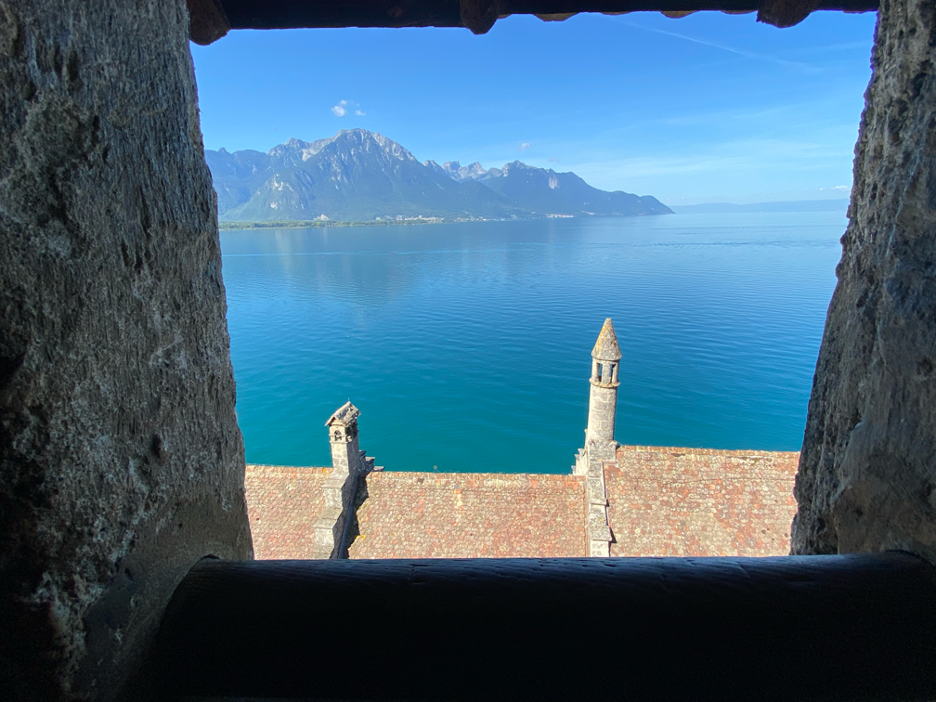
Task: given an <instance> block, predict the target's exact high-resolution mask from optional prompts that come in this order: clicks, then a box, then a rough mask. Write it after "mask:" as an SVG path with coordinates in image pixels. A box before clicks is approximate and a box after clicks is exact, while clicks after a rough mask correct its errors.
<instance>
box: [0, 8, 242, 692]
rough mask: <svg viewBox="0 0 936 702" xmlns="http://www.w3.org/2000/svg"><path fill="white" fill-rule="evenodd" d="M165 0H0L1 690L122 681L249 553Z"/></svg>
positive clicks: (188, 72) (213, 276)
mask: <svg viewBox="0 0 936 702" xmlns="http://www.w3.org/2000/svg"><path fill="white" fill-rule="evenodd" d="M188 32H189V18H188V14H187V11H186V6H185V2H184V0H166V1H160V2H156V1H154V0H149V1H146V0H144V1H142V2H136V3H124V2H118V1H117V0H99V1H96V2H92V3H87V2H78V1H77V0H45V1H44V2H41V3H37V2H27V1H26V0H15V1H13V2H7V1H3V0H0V124H2V127H0V132H2V134H3V138H2V139H0V261H2V265H0V541H2V554H3V556H2V560H0V690H3V693H2V696H3V697H4V698H5V699H18V700H29V699H41V700H44V701H50V700H56V699H60V698H89V699H90V698H93V699H100V700H107V699H110V698H114V697H118V696H120V695H122V694H125V692H123V691H124V690H125V684H126V683H127V681H128V677H130V676H131V675H133V674H134V671H135V670H136V662H138V660H139V657H141V656H142V655H143V654H144V653H145V650H146V645H147V643H148V640H149V638H150V637H151V635H152V633H153V631H154V629H155V627H156V625H157V624H158V617H159V616H160V615H161V612H162V607H163V604H164V603H165V602H166V600H167V599H168V597H169V595H170V594H171V593H172V590H173V588H174V587H175V584H176V583H177V582H178V581H179V579H180V578H181V577H182V576H183V575H184V574H185V572H186V571H187V569H188V568H189V566H191V565H192V564H193V563H194V562H196V561H197V560H198V559H200V558H202V557H204V556H208V555H215V556H221V557H226V558H245V557H249V556H250V554H251V546H250V536H249V531H248V525H247V516H246V510H245V506H244V496H243V471H244V458H243V445H242V440H241V435H240V432H239V430H238V428H237V423H236V419H235V415H234V379H233V375H232V371H231V365H230V361H229V353H228V336H227V329H226V323H225V297H224V288H223V285H222V281H221V256H220V249H219V242H218V233H217V226H216V220H215V204H214V194H213V192H212V189H211V182H210V177H209V174H208V170H207V168H206V167H205V164H204V161H203V155H202V144H201V134H200V131H199V123H198V111H197V106H196V94H195V83H194V77H193V69H192V63H191V58H190V55H189V51H188Z"/></svg>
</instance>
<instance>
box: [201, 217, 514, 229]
mask: <svg viewBox="0 0 936 702" xmlns="http://www.w3.org/2000/svg"><path fill="white" fill-rule="evenodd" d="M472 221H475V222H476V221H480V220H469V219H448V220H443V219H439V220H433V219H422V220H420V219H402V220H384V219H381V220H374V221H367V222H345V221H341V220H335V221H331V220H329V221H325V222H323V221H322V220H320V219H313V220H308V221H305V220H284V221H279V222H275V221H271V222H218V229H220V230H221V231H243V230H248V229H323V228H324V227H389V226H399V225H401V224H452V223H454V222H472ZM484 221H494V220H484ZM496 221H506V220H496Z"/></svg>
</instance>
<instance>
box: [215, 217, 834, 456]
mask: <svg viewBox="0 0 936 702" xmlns="http://www.w3.org/2000/svg"><path fill="white" fill-rule="evenodd" d="M846 223H847V221H846V218H845V216H844V213H838V212H808V213H756V214H749V213H745V214H717V215H716V214H697V215H689V214H683V215H665V216H656V217H630V218H594V219H553V220H533V221H512V222H466V223H460V224H436V225H412V226H388V227H383V226H381V227H355V228H323V229H278V230H250V231H226V232H222V233H221V244H222V250H223V259H224V282H225V285H226V287H227V299H228V325H229V329H230V334H231V355H232V359H233V363H234V372H235V377H236V380H237V414H238V419H239V422H240V426H241V429H242V430H243V432H244V440H245V443H246V449H247V461H248V462H250V463H273V464H286V465H320V466H321V465H330V463H331V459H330V454H329V447H328V437H327V433H326V431H325V428H324V422H325V420H326V419H328V417H329V416H330V415H331V413H332V412H333V411H334V410H335V409H337V408H338V407H339V406H340V405H342V404H343V403H344V402H346V401H347V400H349V399H350V400H351V401H352V402H353V403H354V404H355V405H356V406H357V407H358V408H359V409H360V410H361V413H362V414H361V419H360V427H361V448H363V449H365V450H366V451H367V452H368V455H370V456H375V457H376V458H377V464H378V465H383V466H386V468H387V469H388V470H419V471H432V470H438V471H458V472H467V471H471V472H476V471H480V472H543V473H564V472H569V471H570V467H571V465H572V463H573V459H574V455H575V451H576V449H577V448H578V447H580V446H582V445H583V439H584V433H583V432H584V429H585V423H586V415H587V407H588V390H589V383H588V377H589V374H590V371H591V356H590V353H591V349H592V346H593V345H594V343H595V339H596V338H597V336H598V332H599V330H600V329H601V325H602V323H603V322H604V319H605V317H611V318H612V319H613V320H614V326H615V329H616V330H617V335H618V341H619V343H620V346H621V352H622V354H623V359H622V361H621V369H620V381H621V385H620V388H619V390H618V409H617V429H616V438H617V440H618V441H619V442H621V443H627V444H644V445H656V446H690V447H706V448H724V449H759V450H784V451H796V450H799V448H800V446H801V443H802V438H803V427H804V426H805V419H806V406H807V402H808V399H809V392H810V389H811V384H812V376H813V372H814V370H815V364H816V356H817V354H818V350H819V343H820V340H821V337H822V329H823V324H824V322H825V315H826V309H827V308H828V304H829V299H830V297H831V294H832V291H833V289H834V286H835V265H836V263H837V262H838V260H839V257H840V252H841V249H840V245H839V237H840V236H841V235H842V233H843V232H844V231H845V226H846Z"/></svg>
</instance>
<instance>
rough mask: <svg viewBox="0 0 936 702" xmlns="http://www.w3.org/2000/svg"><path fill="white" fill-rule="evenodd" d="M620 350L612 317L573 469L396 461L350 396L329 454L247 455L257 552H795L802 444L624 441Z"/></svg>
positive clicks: (331, 425)
mask: <svg viewBox="0 0 936 702" xmlns="http://www.w3.org/2000/svg"><path fill="white" fill-rule="evenodd" d="M620 360H621V351H620V348H619V346H618V342H617V337H616V336H615V333H614V327H613V325H612V323H611V320H610V319H608V320H606V321H605V324H604V326H603V327H602V330H601V333H600V334H599V336H598V341H597V342H596V343H595V348H594V350H593V351H592V372H591V377H590V384H591V392H590V397H589V411H588V427H587V429H586V430H585V446H584V447H583V448H581V449H579V451H578V454H577V455H576V458H575V466H573V469H572V473H571V474H567V475H555V474H545V473H443V474H439V473H426V472H390V471H387V472H385V471H383V469H382V468H379V467H375V466H374V459H373V458H368V457H367V456H366V454H365V452H364V451H362V450H361V449H360V445H359V437H358V425H357V419H358V417H359V416H360V411H359V410H358V409H357V408H356V407H355V406H354V405H352V404H351V403H350V402H348V403H346V404H345V405H344V406H342V407H341V408H340V409H338V411H336V412H335V413H334V414H333V415H332V416H331V417H330V418H329V419H328V421H327V422H326V427H327V428H328V437H329V442H330V444H331V452H332V466H331V467H293V466H272V465H250V464H249V465H248V466H247V474H246V480H245V489H246V493H247V508H248V513H249V517H250V529H251V533H252V534H253V542H254V551H255V554H256V557H257V558H258V559H289V558H349V557H350V558H473V557H474V558H477V557H489V558H521V557H529V558H547V557H564V556H565V557H572V556H777V555H786V554H787V553H789V551H790V525H791V523H792V521H793V516H794V515H795V514H796V500H795V499H794V497H793V486H794V481H795V477H796V470H797V465H798V463H799V453H798V452H775V451H724V450H716V449H695V448H674V447H658V446H621V445H618V444H617V442H615V441H614V417H615V409H616V406H617V392H618V386H619V382H618V367H619V364H620Z"/></svg>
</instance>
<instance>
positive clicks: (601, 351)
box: [591, 317, 621, 361]
mask: <svg viewBox="0 0 936 702" xmlns="http://www.w3.org/2000/svg"><path fill="white" fill-rule="evenodd" d="M591 355H592V358H597V359H598V360H599V361H620V360H621V347H620V346H618V340H617V335H615V333H614V325H613V324H611V318H610V317H608V318H607V319H606V320H605V323H604V326H603V327H601V333H600V334H599V335H598V341H596V342H595V348H594V349H592V354H591Z"/></svg>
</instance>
